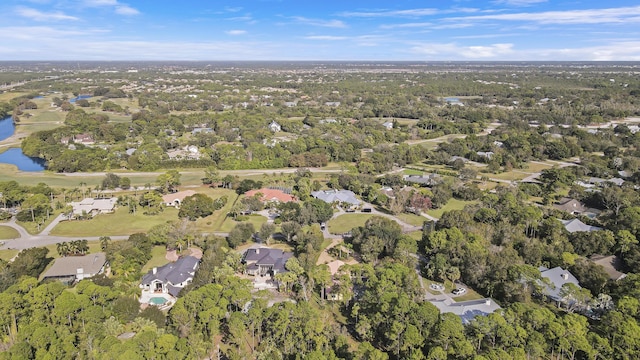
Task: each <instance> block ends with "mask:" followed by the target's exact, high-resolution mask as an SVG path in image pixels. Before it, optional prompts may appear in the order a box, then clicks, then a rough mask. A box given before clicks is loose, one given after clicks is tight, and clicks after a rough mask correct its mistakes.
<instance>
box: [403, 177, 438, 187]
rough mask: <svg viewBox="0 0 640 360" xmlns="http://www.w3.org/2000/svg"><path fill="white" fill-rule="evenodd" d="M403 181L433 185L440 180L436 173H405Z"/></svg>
mask: <svg viewBox="0 0 640 360" xmlns="http://www.w3.org/2000/svg"><path fill="white" fill-rule="evenodd" d="M402 178H403V179H404V181H406V182H409V183H413V184H419V185H422V186H434V185H436V184H437V183H439V182H440V181H441V180H442V177H441V176H440V175H438V174H423V175H405V176H403V177H402Z"/></svg>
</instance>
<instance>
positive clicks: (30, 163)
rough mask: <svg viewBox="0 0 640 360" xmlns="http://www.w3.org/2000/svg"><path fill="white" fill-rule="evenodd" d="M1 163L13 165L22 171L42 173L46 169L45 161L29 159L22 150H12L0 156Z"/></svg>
mask: <svg viewBox="0 0 640 360" xmlns="http://www.w3.org/2000/svg"><path fill="white" fill-rule="evenodd" d="M0 163H5V164H13V165H15V166H17V167H18V170H20V171H42V170H45V169H46V166H45V161H44V160H43V159H39V158H32V157H28V156H26V155H25V154H23V153H22V149H20V148H11V149H9V150H7V151H5V152H3V153H1V154H0Z"/></svg>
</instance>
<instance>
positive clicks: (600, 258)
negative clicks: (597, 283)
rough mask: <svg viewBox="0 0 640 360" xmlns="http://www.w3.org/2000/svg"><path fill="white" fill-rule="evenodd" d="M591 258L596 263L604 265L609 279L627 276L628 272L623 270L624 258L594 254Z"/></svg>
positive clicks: (619, 278) (614, 279)
mask: <svg viewBox="0 0 640 360" xmlns="http://www.w3.org/2000/svg"><path fill="white" fill-rule="evenodd" d="M589 260H591V261H592V262H593V263H594V264H597V265H600V266H602V268H603V269H604V271H605V272H606V273H607V275H609V279H611V280H613V281H618V280H621V279H624V278H625V277H627V274H625V273H623V272H622V271H621V270H622V268H623V266H622V260H621V259H620V258H619V257H617V256H615V255H609V256H604V255H593V256H591V258H589Z"/></svg>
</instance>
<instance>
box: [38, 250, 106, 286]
mask: <svg viewBox="0 0 640 360" xmlns="http://www.w3.org/2000/svg"><path fill="white" fill-rule="evenodd" d="M107 266H108V263H107V256H106V255H105V253H103V252H99V253H95V254H88V255H83V256H66V257H62V258H59V259H56V261H55V262H54V263H53V265H52V266H51V267H50V268H49V269H48V270H47V271H45V272H44V274H43V275H42V280H48V279H55V280H58V281H61V282H63V283H65V284H72V283H74V282H76V281H80V280H82V279H87V278H90V277H93V276H95V275H98V274H102V273H104V271H105V269H106V268H107Z"/></svg>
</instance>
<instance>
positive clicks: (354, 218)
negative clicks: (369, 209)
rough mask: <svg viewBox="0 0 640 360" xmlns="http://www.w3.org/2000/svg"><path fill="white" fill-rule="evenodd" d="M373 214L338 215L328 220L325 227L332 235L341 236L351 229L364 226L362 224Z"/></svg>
mask: <svg viewBox="0 0 640 360" xmlns="http://www.w3.org/2000/svg"><path fill="white" fill-rule="evenodd" d="M373 216H375V215H373V214H344V215H340V216H338V217H337V218H335V219H331V220H329V222H328V223H327V226H328V227H329V232H330V233H332V234H343V233H346V232H348V231H351V229H353V228H355V227H358V226H364V223H365V222H367V220H369V219H370V218H372V217H373Z"/></svg>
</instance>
